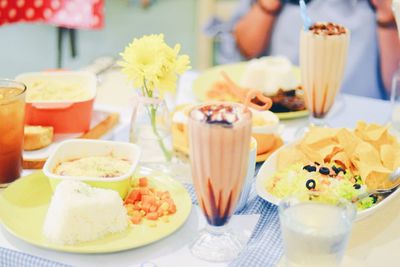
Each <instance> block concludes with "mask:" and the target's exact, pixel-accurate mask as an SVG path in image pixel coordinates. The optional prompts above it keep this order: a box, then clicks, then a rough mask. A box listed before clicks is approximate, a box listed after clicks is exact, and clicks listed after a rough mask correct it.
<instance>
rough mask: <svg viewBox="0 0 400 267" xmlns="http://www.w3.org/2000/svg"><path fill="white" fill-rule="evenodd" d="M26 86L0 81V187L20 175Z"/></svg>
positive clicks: (14, 82) (9, 81)
mask: <svg viewBox="0 0 400 267" xmlns="http://www.w3.org/2000/svg"><path fill="white" fill-rule="evenodd" d="M25 91H26V86H25V85H24V84H22V83H20V82H16V81H11V80H5V79H0V187H6V186H7V185H8V184H9V183H11V182H13V181H15V180H16V179H17V178H18V177H20V175H21V171H22V151H23V140H24V123H25Z"/></svg>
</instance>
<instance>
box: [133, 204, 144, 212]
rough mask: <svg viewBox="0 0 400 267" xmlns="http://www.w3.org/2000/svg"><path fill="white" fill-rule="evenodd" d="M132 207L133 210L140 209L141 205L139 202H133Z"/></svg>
mask: <svg viewBox="0 0 400 267" xmlns="http://www.w3.org/2000/svg"><path fill="white" fill-rule="evenodd" d="M133 209H134V210H141V209H142V205H141V204H139V203H135V204H134V206H133Z"/></svg>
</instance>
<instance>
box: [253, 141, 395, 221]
mask: <svg viewBox="0 0 400 267" xmlns="http://www.w3.org/2000/svg"><path fill="white" fill-rule="evenodd" d="M295 143H296V142H293V143H290V144H287V145H284V146H282V147H281V148H280V149H278V150H277V151H275V152H274V153H273V154H272V155H271V156H270V157H269V158H268V160H267V161H265V162H264V163H263V165H262V166H261V168H260V170H259V171H258V174H257V177H256V191H257V194H258V196H260V197H261V198H262V199H265V200H266V201H268V202H269V203H272V204H274V205H279V202H280V201H281V199H280V198H277V197H275V196H274V195H272V194H271V193H269V192H268V191H267V189H266V184H267V181H268V179H271V178H272V176H273V175H274V174H275V173H276V171H277V163H278V154H279V152H280V151H281V150H282V149H285V148H288V147H291V146H293V145H294V144H295ZM399 194H400V190H396V191H394V192H393V193H392V194H390V195H389V196H387V197H386V198H385V199H383V200H382V201H381V202H379V203H378V204H377V205H374V206H372V207H371V208H368V209H365V210H362V211H359V212H357V218H356V220H362V219H365V218H367V217H368V216H370V215H372V214H374V213H375V212H376V211H377V210H378V209H380V208H382V207H383V206H385V205H386V204H387V203H389V202H390V201H391V200H392V199H394V198H395V197H396V196H397V195H399Z"/></svg>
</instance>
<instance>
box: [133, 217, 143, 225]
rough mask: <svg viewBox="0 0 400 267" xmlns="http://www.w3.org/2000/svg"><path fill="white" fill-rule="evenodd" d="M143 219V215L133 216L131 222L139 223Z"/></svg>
mask: <svg viewBox="0 0 400 267" xmlns="http://www.w3.org/2000/svg"><path fill="white" fill-rule="evenodd" d="M141 221H142V217H141V216H132V217H131V222H132V223H133V224H139V223H140V222H141Z"/></svg>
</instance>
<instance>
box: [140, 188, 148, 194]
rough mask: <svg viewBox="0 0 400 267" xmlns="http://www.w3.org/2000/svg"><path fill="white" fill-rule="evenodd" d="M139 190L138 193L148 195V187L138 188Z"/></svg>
mask: <svg viewBox="0 0 400 267" xmlns="http://www.w3.org/2000/svg"><path fill="white" fill-rule="evenodd" d="M139 190H140V193H141V194H142V195H148V194H150V190H149V189H148V188H146V187H145V188H140V189H139Z"/></svg>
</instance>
